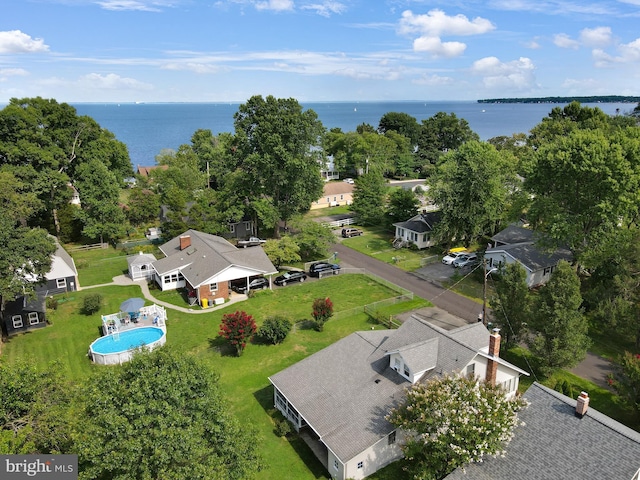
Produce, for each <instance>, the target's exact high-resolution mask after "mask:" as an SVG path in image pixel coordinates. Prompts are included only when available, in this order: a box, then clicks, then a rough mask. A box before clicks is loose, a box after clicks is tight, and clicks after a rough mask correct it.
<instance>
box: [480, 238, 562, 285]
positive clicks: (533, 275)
mask: <svg viewBox="0 0 640 480" xmlns="http://www.w3.org/2000/svg"><path fill="white" fill-rule="evenodd" d="M491 240H493V242H494V244H493V245H494V246H493V247H491V248H488V249H487V250H486V252H485V254H484V258H485V261H486V262H487V268H497V269H500V267H501V266H503V265H506V264H508V263H518V264H520V265H521V266H522V267H523V268H524V269H525V271H526V272H527V285H529V287H537V286H539V285H542V284H544V283H546V282H547V281H549V279H550V278H551V274H552V273H553V272H554V271H555V269H556V267H557V266H558V263H559V262H560V261H561V260H566V261H568V262H571V261H572V259H573V255H572V254H571V252H570V251H569V250H568V249H566V248H559V249H556V250H555V251H554V252H551V253H547V252H545V251H543V250H542V249H540V248H539V247H537V246H536V244H535V240H536V234H535V232H534V231H532V230H529V229H527V228H524V227H518V226H509V227H507V228H506V229H504V230H502V231H501V232H498V233H497V234H496V235H494V236H493V237H492V238H491Z"/></svg>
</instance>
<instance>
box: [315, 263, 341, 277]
mask: <svg viewBox="0 0 640 480" xmlns="http://www.w3.org/2000/svg"><path fill="white" fill-rule="evenodd" d="M329 272H333V274H334V275H337V274H339V273H340V265H338V264H337V263H327V262H316V263H313V264H311V266H310V267H309V275H311V276H312V277H319V276H320V275H322V274H323V273H329Z"/></svg>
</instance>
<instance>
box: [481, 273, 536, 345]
mask: <svg viewBox="0 0 640 480" xmlns="http://www.w3.org/2000/svg"><path fill="white" fill-rule="evenodd" d="M530 307H531V294H530V292H529V286H528V285H527V272H526V271H525V269H524V268H523V267H522V266H521V265H520V264H519V263H507V264H506V265H505V266H504V267H503V269H502V272H500V275H499V278H498V281H497V282H496V285H495V295H494V296H493V298H491V311H492V313H493V317H494V323H495V324H496V325H497V326H498V327H500V330H501V332H502V338H503V339H504V340H505V341H504V346H505V347H507V348H508V347H512V346H515V345H517V344H518V343H520V342H521V341H522V340H523V339H524V336H525V333H526V328H527V323H528V322H529V316H530V315H531V308H530Z"/></svg>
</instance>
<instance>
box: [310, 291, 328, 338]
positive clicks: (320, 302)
mask: <svg viewBox="0 0 640 480" xmlns="http://www.w3.org/2000/svg"><path fill="white" fill-rule="evenodd" d="M312 308H313V311H312V312H311V315H312V316H313V319H314V321H315V329H316V330H317V331H319V332H321V331H322V330H323V329H324V324H325V323H326V321H327V320H329V319H330V318H331V317H332V316H333V302H332V301H331V299H329V297H327V298H316V299H315V300H314V301H313V307H312Z"/></svg>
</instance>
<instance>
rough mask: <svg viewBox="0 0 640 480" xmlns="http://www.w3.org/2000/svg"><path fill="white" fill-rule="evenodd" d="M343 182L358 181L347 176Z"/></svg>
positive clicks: (352, 182)
mask: <svg viewBox="0 0 640 480" xmlns="http://www.w3.org/2000/svg"><path fill="white" fill-rule="evenodd" d="M343 182H346V183H351V184H354V183H356V182H354V181H353V178H345V179H344V180H343Z"/></svg>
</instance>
